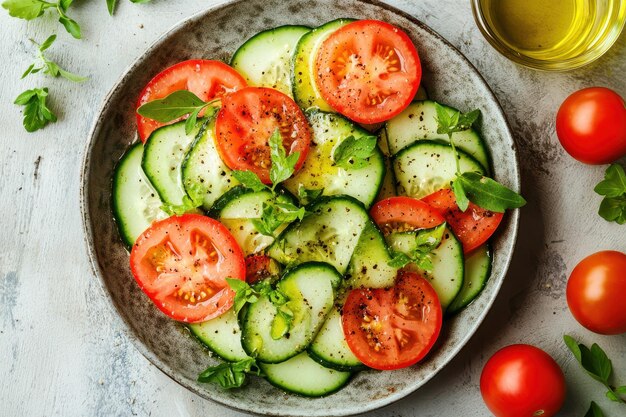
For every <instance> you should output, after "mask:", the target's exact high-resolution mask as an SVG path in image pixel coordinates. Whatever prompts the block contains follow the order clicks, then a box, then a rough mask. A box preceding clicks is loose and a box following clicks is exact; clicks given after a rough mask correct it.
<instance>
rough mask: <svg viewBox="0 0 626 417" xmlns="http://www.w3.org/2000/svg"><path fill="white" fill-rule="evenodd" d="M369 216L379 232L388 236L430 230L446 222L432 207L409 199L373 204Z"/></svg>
mask: <svg viewBox="0 0 626 417" xmlns="http://www.w3.org/2000/svg"><path fill="white" fill-rule="evenodd" d="M370 215H371V216H372V219H374V222H375V223H376V224H377V225H378V227H379V228H380V230H381V231H382V232H383V233H384V234H385V235H388V234H390V233H392V232H406V231H411V230H416V229H430V228H432V227H435V226H439V225H440V224H441V223H443V222H445V221H446V220H445V219H444V218H443V216H442V215H441V214H440V213H439V211H437V210H435V209H434V208H433V207H431V206H429V205H428V204H426V203H424V202H423V201H420V200H416V199H414V198H411V197H390V198H387V199H385V200H381V201H379V202H378V203H376V204H374V206H372V208H371V209H370Z"/></svg>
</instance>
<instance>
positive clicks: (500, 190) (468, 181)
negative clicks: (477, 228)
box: [435, 103, 526, 213]
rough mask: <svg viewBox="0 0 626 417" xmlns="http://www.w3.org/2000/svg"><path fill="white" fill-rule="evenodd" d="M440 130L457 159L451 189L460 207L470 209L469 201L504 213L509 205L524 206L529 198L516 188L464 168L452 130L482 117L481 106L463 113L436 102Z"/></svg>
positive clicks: (463, 128)
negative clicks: (445, 136) (448, 141)
mask: <svg viewBox="0 0 626 417" xmlns="http://www.w3.org/2000/svg"><path fill="white" fill-rule="evenodd" d="M435 110H436V112H437V133H439V134H447V135H448V138H449V140H450V146H451V147H452V152H453V154H454V159H455V162H456V178H455V179H454V181H452V192H453V193H454V197H455V199H456V203H457V206H458V207H459V209H460V210H461V211H465V210H467V208H468V207H469V202H470V201H471V202H472V203H474V204H476V205H478V206H479V207H482V208H484V209H486V210H489V211H495V212H499V213H503V212H504V211H505V210H506V209H510V208H518V207H522V206H524V205H525V204H526V200H525V199H524V198H523V197H522V196H521V195H519V194H518V193H516V192H515V191H513V190H511V189H509V188H507V187H505V186H504V185H502V184H500V183H499V182H497V181H495V180H494V179H491V178H488V177H485V176H482V175H480V174H478V173H475V172H461V166H460V163H459V156H458V153H457V150H456V146H455V144H454V137H453V134H454V133H456V132H462V131H464V130H467V129H470V128H471V127H472V125H473V124H474V123H476V121H477V120H478V118H479V117H480V110H478V109H476V110H472V111H470V112H468V113H461V112H459V111H457V110H452V109H449V108H446V107H443V106H442V105H440V104H438V103H435Z"/></svg>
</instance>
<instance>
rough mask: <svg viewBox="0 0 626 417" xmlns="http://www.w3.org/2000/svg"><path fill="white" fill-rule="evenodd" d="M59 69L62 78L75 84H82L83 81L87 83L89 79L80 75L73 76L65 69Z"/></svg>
mask: <svg viewBox="0 0 626 417" xmlns="http://www.w3.org/2000/svg"><path fill="white" fill-rule="evenodd" d="M57 68H58V69H59V74H60V75H61V77H63V78H65V79H66V80H70V81H73V82H75V83H82V82H83V81H87V77H82V76H80V75H78V74H73V73H71V72H69V71H65V70H64V69H63V68H60V67H58V66H57Z"/></svg>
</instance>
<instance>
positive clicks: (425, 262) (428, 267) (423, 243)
mask: <svg viewBox="0 0 626 417" xmlns="http://www.w3.org/2000/svg"><path fill="white" fill-rule="evenodd" d="M445 231H446V223H445V222H444V223H442V224H440V225H439V226H436V227H433V228H431V229H425V230H420V231H419V232H417V233H416V234H415V243H414V244H415V246H414V247H413V248H412V249H411V250H410V251H409V252H408V253H405V252H399V251H392V259H391V260H390V261H389V262H388V264H389V266H391V267H393V268H404V267H405V266H406V265H408V264H409V263H411V262H413V263H415V265H416V266H417V267H418V268H420V269H422V270H424V271H427V272H431V271H432V270H433V267H434V266H433V262H432V259H431V256H430V253H431V252H432V251H433V250H435V249H436V248H437V247H439V245H440V244H441V241H442V240H443V236H444V233H445Z"/></svg>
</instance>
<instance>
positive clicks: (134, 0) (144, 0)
mask: <svg viewBox="0 0 626 417" xmlns="http://www.w3.org/2000/svg"><path fill="white" fill-rule="evenodd" d="M130 1H131V3H135V4H144V3H150V2H151V1H152V0H130Z"/></svg>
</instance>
